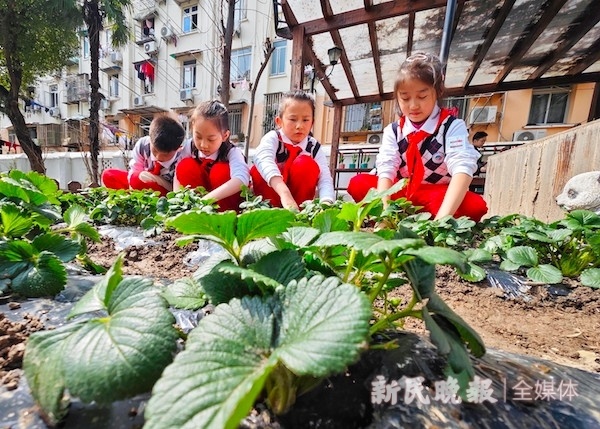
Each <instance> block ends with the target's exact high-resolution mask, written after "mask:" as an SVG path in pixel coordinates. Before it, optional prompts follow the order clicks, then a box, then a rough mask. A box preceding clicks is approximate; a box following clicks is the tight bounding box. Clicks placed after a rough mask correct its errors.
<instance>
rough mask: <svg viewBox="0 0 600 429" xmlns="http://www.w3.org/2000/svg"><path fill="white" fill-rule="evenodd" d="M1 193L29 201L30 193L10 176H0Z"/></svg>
mask: <svg viewBox="0 0 600 429" xmlns="http://www.w3.org/2000/svg"><path fill="white" fill-rule="evenodd" d="M0 195H4V196H6V197H8V198H12V199H15V200H20V201H24V202H26V203H29V202H30V201H29V195H28V194H27V192H25V189H23V187H22V186H21V185H20V184H19V182H17V181H15V180H14V179H11V178H10V177H6V176H5V177H0Z"/></svg>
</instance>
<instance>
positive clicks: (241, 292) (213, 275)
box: [199, 261, 278, 305]
mask: <svg viewBox="0 0 600 429" xmlns="http://www.w3.org/2000/svg"><path fill="white" fill-rule="evenodd" d="M248 271H250V270H248ZM242 272H244V273H246V271H244V269H242V268H240V267H238V266H237V265H235V264H233V263H231V262H230V261H223V262H220V263H219V264H217V265H216V266H215V267H213V269H212V270H211V272H210V273H209V274H206V275H204V276H202V277H201V278H200V279H199V282H200V285H201V286H202V289H204V292H205V293H206V295H207V296H208V297H209V300H210V302H211V303H212V304H214V305H217V304H221V303H226V302H229V301H230V300H231V299H233V298H241V297H244V296H250V295H258V294H260V293H261V290H260V289H259V288H258V286H256V282H263V284H264V282H266V283H267V284H268V287H269V288H274V287H276V286H278V283H277V282H276V281H275V280H273V279H269V278H268V277H265V276H262V275H260V274H258V273H255V274H256V277H255V278H252V274H251V273H246V274H247V278H251V280H252V281H250V282H245V281H244V280H242Z"/></svg>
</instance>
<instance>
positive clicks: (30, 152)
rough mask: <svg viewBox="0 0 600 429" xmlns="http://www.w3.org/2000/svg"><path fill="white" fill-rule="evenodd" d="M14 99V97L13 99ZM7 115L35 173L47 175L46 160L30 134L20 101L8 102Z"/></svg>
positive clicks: (12, 100)
mask: <svg viewBox="0 0 600 429" xmlns="http://www.w3.org/2000/svg"><path fill="white" fill-rule="evenodd" d="M11 98H12V97H11ZM6 115H7V116H8V119H10V122H11V123H12V125H13V128H14V131H15V135H16V136H17V139H18V140H19V144H20V145H21V148H22V149H23V152H25V155H27V159H29V165H30V166H31V169H32V170H33V171H37V172H38V173H41V174H46V167H45V166H44V159H43V158H42V148H41V147H39V146H38V145H36V144H35V143H34V142H33V140H32V138H31V135H30V134H29V128H27V123H26V122H25V118H24V117H23V113H21V110H20V109H19V99H18V98H17V99H11V100H8V108H7V111H6Z"/></svg>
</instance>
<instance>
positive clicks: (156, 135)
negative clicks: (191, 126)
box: [150, 115, 185, 153]
mask: <svg viewBox="0 0 600 429" xmlns="http://www.w3.org/2000/svg"><path fill="white" fill-rule="evenodd" d="M184 137H185V130H184V129H183V126H182V125H181V123H180V122H179V121H178V120H177V119H175V118H173V117H171V116H168V115H159V116H156V117H155V118H154V119H153V120H152V123H151V124H150V141H151V142H152V145H153V146H154V148H156V150H157V151H159V152H164V153H168V152H173V151H175V150H177V149H179V148H180V147H181V143H183V139H184Z"/></svg>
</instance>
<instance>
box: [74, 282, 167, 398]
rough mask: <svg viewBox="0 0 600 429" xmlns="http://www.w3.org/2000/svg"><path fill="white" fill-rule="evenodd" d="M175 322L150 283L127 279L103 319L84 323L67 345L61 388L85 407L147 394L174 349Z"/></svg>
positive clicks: (156, 290) (115, 293) (110, 301)
mask: <svg viewBox="0 0 600 429" xmlns="http://www.w3.org/2000/svg"><path fill="white" fill-rule="evenodd" d="M173 323H175V319H174V317H173V315H172V314H171V313H170V312H169V310H168V309H167V308H166V303H165V301H164V300H163V299H162V298H161V297H160V295H159V292H158V289H156V288H155V287H154V286H153V283H152V281H151V280H149V279H142V278H135V277H131V278H126V279H124V280H123V281H122V282H121V283H119V285H118V286H117V288H116V289H115V290H114V292H113V294H112V296H111V298H110V300H109V303H108V316H107V317H102V318H98V319H92V320H89V321H87V322H86V323H85V325H84V326H83V327H81V328H80V329H79V330H78V331H77V332H74V333H73V335H71V336H70V337H69V338H68V340H67V346H66V349H67V350H68V351H69V352H68V353H66V354H65V355H64V356H63V359H64V365H65V378H66V385H67V387H68V389H69V392H70V393H71V394H72V395H73V396H77V397H79V398H81V400H82V401H84V402H91V401H97V402H100V403H110V402H112V401H115V400H118V399H123V398H126V397H129V396H133V395H136V394H139V393H143V392H146V391H149V390H150V388H151V387H152V385H153V384H154V382H155V381H156V380H157V379H158V378H159V376H160V374H161V373H162V371H163V369H164V368H165V367H166V366H167V365H168V364H169V363H170V362H171V361H172V359H173V355H174V353H175V350H176V345H177V343H176V341H177V333H176V331H175V329H174V328H173V326H172V325H173Z"/></svg>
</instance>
